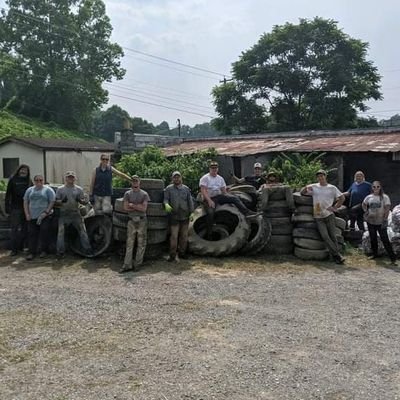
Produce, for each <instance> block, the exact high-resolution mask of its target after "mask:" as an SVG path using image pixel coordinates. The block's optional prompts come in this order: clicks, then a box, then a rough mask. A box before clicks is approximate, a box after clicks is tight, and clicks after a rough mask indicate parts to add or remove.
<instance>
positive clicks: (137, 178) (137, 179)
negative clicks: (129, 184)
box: [131, 175, 140, 181]
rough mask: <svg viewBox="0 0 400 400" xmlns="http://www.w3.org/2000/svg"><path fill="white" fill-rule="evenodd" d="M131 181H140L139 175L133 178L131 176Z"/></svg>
mask: <svg viewBox="0 0 400 400" xmlns="http://www.w3.org/2000/svg"><path fill="white" fill-rule="evenodd" d="M131 179H132V180H133V181H140V178H139V175H132V176H131Z"/></svg>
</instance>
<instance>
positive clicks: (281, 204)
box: [258, 185, 294, 255]
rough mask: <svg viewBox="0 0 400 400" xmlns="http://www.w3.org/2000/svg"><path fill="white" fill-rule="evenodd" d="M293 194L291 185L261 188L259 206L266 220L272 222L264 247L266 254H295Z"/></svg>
mask: <svg viewBox="0 0 400 400" xmlns="http://www.w3.org/2000/svg"><path fill="white" fill-rule="evenodd" d="M293 207H294V203H293V195H292V190H291V188H290V187H289V186H283V185H282V186H275V187H268V188H263V189H262V190H261V194H260V198H259V204H258V208H259V210H261V211H263V218H264V220H265V221H266V222H267V223H269V224H271V229H272V230H271V237H270V239H269V241H268V242H267V243H266V245H265V247H264V252H265V253H266V254H279V255H281V254H282V255H283V254H293V237H292V231H293V224H292V221H291V216H292V212H293Z"/></svg>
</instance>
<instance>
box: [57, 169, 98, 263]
mask: <svg viewBox="0 0 400 400" xmlns="http://www.w3.org/2000/svg"><path fill="white" fill-rule="evenodd" d="M75 179H76V174H75V172H73V171H68V172H66V173H65V185H63V186H60V187H59V188H58V189H57V192H56V204H57V205H58V206H59V207H60V217H59V219H58V235H57V256H58V257H59V258H61V257H63V256H64V253H65V227H66V226H68V225H72V226H73V227H74V228H75V229H76V230H77V232H78V234H79V238H80V241H81V245H82V248H83V249H84V251H85V252H86V253H87V255H92V253H93V252H92V248H91V246H90V242H89V238H88V235H87V232H86V227H85V223H84V221H83V218H82V216H81V214H80V211H79V204H87V203H88V197H87V196H86V195H85V193H84V192H83V190H82V188H81V187H80V186H77V185H75Z"/></svg>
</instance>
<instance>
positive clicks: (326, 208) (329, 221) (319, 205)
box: [301, 169, 345, 264]
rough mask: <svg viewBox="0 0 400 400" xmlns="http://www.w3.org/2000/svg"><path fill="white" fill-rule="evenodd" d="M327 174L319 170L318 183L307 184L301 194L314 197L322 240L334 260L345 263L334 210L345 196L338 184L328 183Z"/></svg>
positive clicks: (316, 217)
mask: <svg viewBox="0 0 400 400" xmlns="http://www.w3.org/2000/svg"><path fill="white" fill-rule="evenodd" d="M326 175H327V174H326V171H324V170H322V169H320V170H319V171H317V173H316V176H317V180H318V183H313V184H311V185H308V186H306V187H305V188H303V189H302V190H301V194H304V195H311V196H312V197H313V208H314V218H315V221H316V223H317V228H318V231H319V233H320V235H321V237H322V240H323V241H324V242H325V244H326V246H327V247H328V250H329V252H330V253H331V255H332V257H333V259H334V261H335V262H336V263H337V264H343V263H344V261H345V259H344V257H343V256H342V255H341V254H340V252H339V245H338V241H337V238H336V224H335V214H334V211H336V210H337V209H338V208H339V207H340V206H341V205H342V204H343V202H344V200H345V198H344V195H343V194H342V193H341V192H340V190H339V189H338V188H337V187H336V186H334V185H331V184H329V183H328V181H327V178H326ZM335 202H336V204H335V205H334V203H335Z"/></svg>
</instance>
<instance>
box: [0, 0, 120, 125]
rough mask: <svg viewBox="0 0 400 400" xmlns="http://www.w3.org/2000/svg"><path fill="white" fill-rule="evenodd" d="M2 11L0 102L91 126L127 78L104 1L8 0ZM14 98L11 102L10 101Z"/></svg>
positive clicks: (35, 114)
mask: <svg viewBox="0 0 400 400" xmlns="http://www.w3.org/2000/svg"><path fill="white" fill-rule="evenodd" d="M6 5H7V6H8V10H7V11H6V10H5V9H3V10H2V12H1V15H0V64H1V67H0V68H1V69H2V71H1V72H2V78H3V79H4V81H5V82H6V86H5V87H6V88H7V90H6V91H5V92H4V93H3V96H2V98H1V104H0V105H1V106H4V105H6V104H7V106H8V107H9V109H10V110H13V111H16V112H18V113H22V114H24V115H27V116H31V117H36V118H40V119H41V120H44V121H56V122H57V123H58V124H60V125H61V126H63V127H67V128H73V129H77V128H83V127H85V128H87V127H88V123H89V122H90V117H91V114H92V112H93V110H95V109H97V108H99V107H100V106H101V105H102V104H105V103H106V102H107V100H108V93H107V91H106V90H105V89H104V88H103V87H102V84H103V83H104V82H109V81H110V80H111V79H113V78H116V79H122V77H123V75H124V73H125V71H124V70H123V69H122V68H121V66H120V58H121V57H122V55H123V52H122V49H121V47H120V46H118V45H117V44H115V43H112V42H111V41H110V37H111V32H112V26H111V23H110V20H109V18H108V17H107V15H106V12H105V5H104V2H103V1H102V0H62V1H60V0H47V1H37V0H6ZM11 99H12V102H11V103H10V101H9V100H11Z"/></svg>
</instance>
